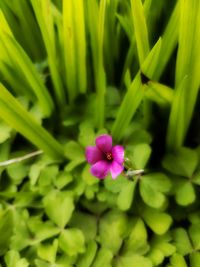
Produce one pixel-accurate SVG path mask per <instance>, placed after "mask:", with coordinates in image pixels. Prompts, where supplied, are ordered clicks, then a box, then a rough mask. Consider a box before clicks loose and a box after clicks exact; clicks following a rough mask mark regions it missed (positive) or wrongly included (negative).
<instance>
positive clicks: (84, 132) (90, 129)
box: [78, 121, 95, 147]
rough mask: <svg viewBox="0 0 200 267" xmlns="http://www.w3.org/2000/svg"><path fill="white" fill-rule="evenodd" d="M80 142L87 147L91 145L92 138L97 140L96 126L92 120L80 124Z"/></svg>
mask: <svg viewBox="0 0 200 267" xmlns="http://www.w3.org/2000/svg"><path fill="white" fill-rule="evenodd" d="M79 130H80V133H79V137H78V141H79V143H80V144H81V145H82V146H84V147H86V146H91V142H92V140H95V132H94V126H93V124H92V123H91V122H90V121H84V122H82V123H81V124H80V126H79Z"/></svg>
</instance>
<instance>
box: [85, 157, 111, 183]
mask: <svg viewBox="0 0 200 267" xmlns="http://www.w3.org/2000/svg"><path fill="white" fill-rule="evenodd" d="M90 170H91V173H92V175H94V176H96V177H97V178H100V179H103V178H105V177H106V176H107V175H108V172H109V170H110V164H109V163H108V162H106V161H105V160H101V161H98V162H97V163H95V164H94V165H93V166H92V167H91V169H90Z"/></svg>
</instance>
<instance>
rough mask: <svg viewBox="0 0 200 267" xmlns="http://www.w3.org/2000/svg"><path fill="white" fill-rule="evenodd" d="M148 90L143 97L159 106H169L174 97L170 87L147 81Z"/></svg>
mask: <svg viewBox="0 0 200 267" xmlns="http://www.w3.org/2000/svg"><path fill="white" fill-rule="evenodd" d="M147 86H148V89H147V91H146V94H145V96H146V97H147V98H148V99H150V100H151V101H153V102H156V103H157V104H158V105H160V106H166V105H171V103H172V101H173V96H174V90H172V89H171V88H170V87H168V86H166V85H164V84H161V83H158V82H155V81H149V82H148V83H147Z"/></svg>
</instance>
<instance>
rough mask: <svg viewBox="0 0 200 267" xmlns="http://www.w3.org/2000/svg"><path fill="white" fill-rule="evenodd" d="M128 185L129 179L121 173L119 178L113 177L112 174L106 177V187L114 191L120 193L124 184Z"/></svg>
mask: <svg viewBox="0 0 200 267" xmlns="http://www.w3.org/2000/svg"><path fill="white" fill-rule="evenodd" d="M125 185H127V179H126V178H125V177H124V176H123V175H119V176H118V177H117V179H114V180H113V179H112V178H111V176H108V178H106V179H104V186H105V188H106V189H107V190H108V191H109V192H112V193H119V192H120V191H121V188H122V187H123V186H125Z"/></svg>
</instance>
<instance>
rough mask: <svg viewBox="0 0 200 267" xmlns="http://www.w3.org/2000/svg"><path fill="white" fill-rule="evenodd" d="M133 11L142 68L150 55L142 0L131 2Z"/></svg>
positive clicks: (132, 0)
mask: <svg viewBox="0 0 200 267" xmlns="http://www.w3.org/2000/svg"><path fill="white" fill-rule="evenodd" d="M131 10H132V18H133V25H134V30H135V39H136V44H137V51H138V57H139V62H140V66H141V65H142V63H143V62H144V60H145V58H146V56H147V55H148V53H149V41H148V31H147V25H146V20H145V15H144V9H143V5H142V2H141V0H131Z"/></svg>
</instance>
